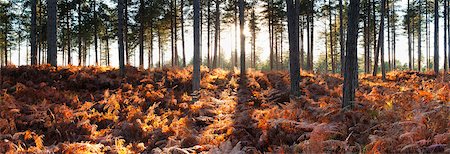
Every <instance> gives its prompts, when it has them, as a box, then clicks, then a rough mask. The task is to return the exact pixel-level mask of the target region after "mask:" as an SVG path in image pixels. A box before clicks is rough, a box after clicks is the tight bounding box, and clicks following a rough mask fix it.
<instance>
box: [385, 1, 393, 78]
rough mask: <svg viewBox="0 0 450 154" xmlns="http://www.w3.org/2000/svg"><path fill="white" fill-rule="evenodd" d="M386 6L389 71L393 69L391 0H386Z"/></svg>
mask: <svg viewBox="0 0 450 154" xmlns="http://www.w3.org/2000/svg"><path fill="white" fill-rule="evenodd" d="M386 7H387V10H386V13H387V15H386V18H387V35H388V36H387V39H388V41H387V45H388V48H387V49H388V71H390V70H391V67H392V66H391V29H390V26H391V22H390V21H391V20H390V18H391V16H390V13H389V11H390V7H389V0H386Z"/></svg>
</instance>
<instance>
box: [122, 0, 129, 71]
mask: <svg viewBox="0 0 450 154" xmlns="http://www.w3.org/2000/svg"><path fill="white" fill-rule="evenodd" d="M124 1H125V2H124V6H125V8H124V10H125V11H124V12H123V13H124V22H123V23H124V25H123V26H124V28H123V32H124V34H123V39H124V45H125V59H126V63H125V64H126V65H130V59H131V54H130V49H129V46H128V0H124Z"/></svg>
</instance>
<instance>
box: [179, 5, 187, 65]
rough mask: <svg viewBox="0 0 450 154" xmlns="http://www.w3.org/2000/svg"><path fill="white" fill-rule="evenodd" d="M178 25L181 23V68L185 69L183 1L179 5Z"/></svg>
mask: <svg viewBox="0 0 450 154" xmlns="http://www.w3.org/2000/svg"><path fill="white" fill-rule="evenodd" d="M180 5H181V6H180V8H181V9H180V23H181V46H182V50H183V67H186V49H185V46H184V10H183V9H184V0H181V4H180Z"/></svg>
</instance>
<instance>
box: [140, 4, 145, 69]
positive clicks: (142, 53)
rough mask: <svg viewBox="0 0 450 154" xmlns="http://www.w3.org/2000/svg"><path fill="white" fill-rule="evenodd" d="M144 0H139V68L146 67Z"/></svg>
mask: <svg viewBox="0 0 450 154" xmlns="http://www.w3.org/2000/svg"><path fill="white" fill-rule="evenodd" d="M144 5H145V4H144V0H139V68H141V69H143V68H144V7H145V6H144Z"/></svg>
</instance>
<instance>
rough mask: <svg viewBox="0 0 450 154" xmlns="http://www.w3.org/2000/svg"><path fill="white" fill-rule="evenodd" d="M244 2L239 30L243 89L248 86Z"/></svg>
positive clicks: (240, 5)
mask: <svg viewBox="0 0 450 154" xmlns="http://www.w3.org/2000/svg"><path fill="white" fill-rule="evenodd" d="M244 13H245V12H244V0H239V29H240V37H241V38H240V41H241V42H240V43H241V44H240V46H241V74H240V76H241V80H240V85H241V87H242V88H243V87H245V84H246V71H245V36H244V24H245V21H244Z"/></svg>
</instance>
